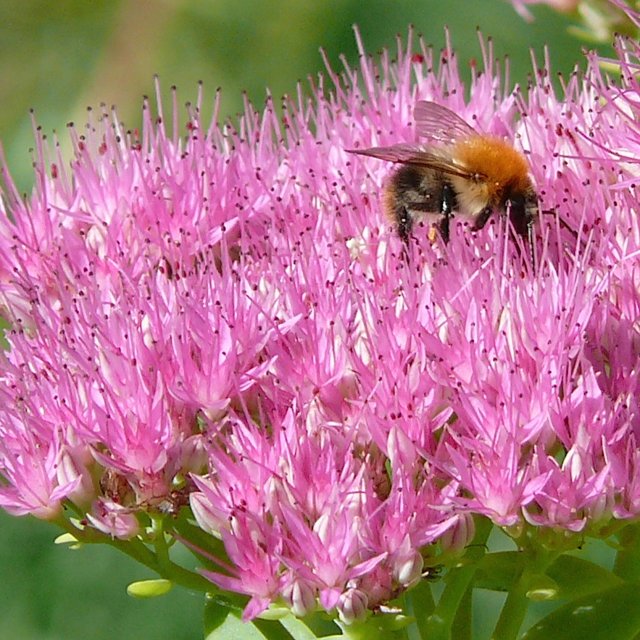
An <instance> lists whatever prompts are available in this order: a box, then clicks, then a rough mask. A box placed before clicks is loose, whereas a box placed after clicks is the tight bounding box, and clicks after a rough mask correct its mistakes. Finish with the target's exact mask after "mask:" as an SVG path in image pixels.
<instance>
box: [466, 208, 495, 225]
mask: <svg viewBox="0 0 640 640" xmlns="http://www.w3.org/2000/svg"><path fill="white" fill-rule="evenodd" d="M492 213H493V208H492V207H485V208H484V209H483V210H482V211H481V212H480V213H479V214H478V217H477V218H476V221H475V222H474V223H473V227H471V230H472V231H480V229H483V228H484V225H485V224H487V222H488V221H489V218H490V217H491V214H492Z"/></svg>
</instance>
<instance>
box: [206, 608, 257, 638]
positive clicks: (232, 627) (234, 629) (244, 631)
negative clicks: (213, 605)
mask: <svg viewBox="0 0 640 640" xmlns="http://www.w3.org/2000/svg"><path fill="white" fill-rule="evenodd" d="M266 637H267V636H265V635H263V634H262V633H260V631H258V629H256V627H255V625H254V624H253V623H251V622H242V620H240V618H238V617H236V616H235V615H233V614H231V613H230V612H229V611H227V615H226V616H225V618H224V620H222V621H221V622H220V624H218V625H217V626H216V627H215V628H213V629H212V630H211V631H209V632H208V633H207V634H206V636H205V638H206V640H238V638H242V640H265V638H266Z"/></svg>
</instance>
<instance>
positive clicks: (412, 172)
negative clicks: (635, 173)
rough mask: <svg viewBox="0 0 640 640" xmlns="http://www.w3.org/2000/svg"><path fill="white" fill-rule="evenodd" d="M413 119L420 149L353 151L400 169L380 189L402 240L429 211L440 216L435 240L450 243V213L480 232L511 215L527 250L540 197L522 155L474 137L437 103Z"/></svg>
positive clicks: (418, 109)
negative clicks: (421, 140)
mask: <svg viewBox="0 0 640 640" xmlns="http://www.w3.org/2000/svg"><path fill="white" fill-rule="evenodd" d="M414 120H415V126H416V132H417V133H418V135H419V136H420V137H422V138H425V141H426V142H425V144H424V145H417V144H395V145H393V146H390V147H372V148H370V149H362V150H360V149H352V150H350V152H351V153H357V154H360V155H364V156H371V157H373V158H379V159H381V160H388V161H389V162H395V163H397V164H399V165H401V166H400V167H399V168H398V169H396V170H395V171H394V172H393V173H392V174H391V175H390V177H389V178H388V180H387V182H386V184H385V187H384V191H383V196H382V204H383V210H384V213H385V214H386V216H387V217H388V218H389V219H390V220H391V221H392V222H393V224H394V225H395V226H396V229H397V231H398V235H399V236H400V237H401V238H402V240H404V241H405V243H408V241H409V238H410V235H411V230H412V227H413V225H414V223H415V222H416V221H420V220H422V219H424V218H425V217H427V216H428V215H429V214H431V215H433V214H436V215H438V216H439V221H438V228H439V231H440V236H441V237H442V240H443V241H444V242H445V243H447V242H448V241H449V224H450V221H451V218H452V216H453V214H454V212H455V213H457V214H460V215H462V216H464V217H467V218H469V219H470V220H471V221H472V227H471V228H472V230H473V231H478V230H480V229H482V228H483V227H484V226H485V225H486V224H487V221H488V220H489V219H490V218H491V216H492V214H493V213H494V212H496V211H497V212H502V213H508V216H509V219H510V221H511V224H512V225H513V229H514V231H515V232H516V233H517V234H518V235H520V236H521V237H522V238H523V239H524V241H525V242H526V243H528V244H529V248H530V250H532V246H533V222H534V220H535V218H536V215H537V210H538V198H537V195H536V192H535V189H534V187H533V184H532V182H531V179H530V177H529V166H528V164H527V161H526V160H525V158H524V156H523V155H522V153H520V152H519V151H517V150H516V149H514V148H513V147H512V146H511V145H510V144H508V143H507V142H505V141H504V140H502V139H500V138H498V137H495V136H490V135H487V134H482V133H478V132H477V131H476V130H475V129H474V128H473V127H471V126H470V125H469V124H468V123H467V122H465V121H464V120H463V119H462V118H461V117H460V116H458V115H456V114H455V113H454V112H453V111H451V110H450V109H447V108H446V107H443V106H442V105H439V104H436V103H435V102H426V101H419V102H418V103H416V106H415V109H414Z"/></svg>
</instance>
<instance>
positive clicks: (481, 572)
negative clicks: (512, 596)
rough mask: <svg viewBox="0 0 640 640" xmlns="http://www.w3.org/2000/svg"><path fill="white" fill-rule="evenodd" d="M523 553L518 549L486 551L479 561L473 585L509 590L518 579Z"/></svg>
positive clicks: (495, 589)
mask: <svg viewBox="0 0 640 640" xmlns="http://www.w3.org/2000/svg"><path fill="white" fill-rule="evenodd" d="M523 562H524V555H523V554H522V553H520V552H519V551H498V552H494V553H487V554H486V555H485V556H484V557H483V558H482V560H480V563H479V564H478V570H477V573H476V575H475V578H474V584H473V586H474V587H476V588H478V589H489V590H491V591H511V590H512V589H513V587H514V585H515V583H516V582H517V580H518V579H519V577H520V575H521V573H522V568H523Z"/></svg>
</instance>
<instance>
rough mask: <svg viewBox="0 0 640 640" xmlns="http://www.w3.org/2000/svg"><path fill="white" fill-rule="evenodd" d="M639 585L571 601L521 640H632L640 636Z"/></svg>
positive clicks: (608, 590)
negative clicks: (551, 639) (550, 639)
mask: <svg viewBox="0 0 640 640" xmlns="http://www.w3.org/2000/svg"><path fill="white" fill-rule="evenodd" d="M638 589H640V583H626V584H623V585H619V586H616V587H612V588H609V589H604V590H602V591H600V592H598V593H591V594H589V595H588V596H584V597H582V598H577V599H575V600H572V601H571V602H570V603H568V604H566V605H565V606H563V607H560V608H559V609H556V610H555V611H554V612H553V613H551V614H550V615H548V616H547V617H546V618H543V619H542V620H541V621H540V622H538V623H537V624H535V625H534V626H533V627H531V629H529V630H528V631H527V632H526V633H525V634H524V636H523V637H522V640H549V638H553V640H584V638H588V639H589V640H611V639H612V638H615V640H633V638H635V637H636V635H637V634H638V633H640V607H639V606H638Z"/></svg>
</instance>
